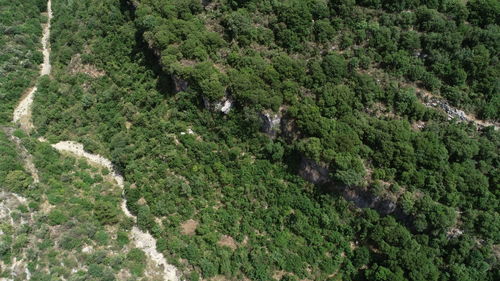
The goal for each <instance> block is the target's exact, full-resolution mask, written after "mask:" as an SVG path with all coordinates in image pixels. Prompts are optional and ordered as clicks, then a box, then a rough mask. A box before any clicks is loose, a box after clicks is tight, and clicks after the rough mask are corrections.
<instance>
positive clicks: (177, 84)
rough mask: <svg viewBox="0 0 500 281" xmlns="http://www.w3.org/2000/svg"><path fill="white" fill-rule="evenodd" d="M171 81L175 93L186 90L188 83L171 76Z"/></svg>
mask: <svg viewBox="0 0 500 281" xmlns="http://www.w3.org/2000/svg"><path fill="white" fill-rule="evenodd" d="M172 81H173V82H174V91H175V93H179V92H184V91H186V90H187V89H188V87H189V83H188V81H186V80H184V79H183V78H181V77H179V76H177V75H175V74H173V75H172Z"/></svg>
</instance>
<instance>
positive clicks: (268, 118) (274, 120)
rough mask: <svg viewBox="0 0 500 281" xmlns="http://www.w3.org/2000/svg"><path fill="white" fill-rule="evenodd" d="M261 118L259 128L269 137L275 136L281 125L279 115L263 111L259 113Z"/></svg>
mask: <svg viewBox="0 0 500 281" xmlns="http://www.w3.org/2000/svg"><path fill="white" fill-rule="evenodd" d="M260 119H261V120H262V127H261V130H262V132H263V133H266V134H267V135H268V136H270V137H271V138H274V137H276V135H277V134H278V133H279V131H280V127H281V115H280V114H278V113H273V112H263V113H261V114H260Z"/></svg>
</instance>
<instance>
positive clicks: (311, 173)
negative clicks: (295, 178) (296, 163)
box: [299, 157, 330, 184]
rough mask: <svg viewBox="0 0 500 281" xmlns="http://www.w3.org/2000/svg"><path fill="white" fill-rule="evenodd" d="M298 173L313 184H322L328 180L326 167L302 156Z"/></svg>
mask: <svg viewBox="0 0 500 281" xmlns="http://www.w3.org/2000/svg"><path fill="white" fill-rule="evenodd" d="M299 175H300V176H301V177H302V178H304V179H305V180H306V181H308V182H310V183H313V184H323V183H327V182H329V181H330V175H329V172H328V167H327V166H326V165H324V164H319V163H316V161H314V160H311V159H308V158H306V157H302V161H301V162H300V167H299Z"/></svg>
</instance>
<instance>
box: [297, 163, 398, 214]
mask: <svg viewBox="0 0 500 281" xmlns="http://www.w3.org/2000/svg"><path fill="white" fill-rule="evenodd" d="M299 175H300V176H301V177H302V178H304V179H305V180H306V181H308V182H310V183H313V184H318V185H322V184H331V185H332V186H335V188H334V189H335V190H337V191H339V192H341V194H342V196H343V197H344V198H345V199H346V200H347V201H350V202H352V203H354V205H355V206H356V207H358V208H371V209H374V210H376V211H378V212H379V213H381V214H384V215H387V214H391V213H394V212H395V211H396V210H397V199H393V198H389V197H384V196H378V195H375V194H374V193H373V192H372V191H370V190H369V189H368V188H365V187H362V186H351V187H348V186H338V185H335V184H334V183H333V181H332V179H331V177H330V174H329V170H328V166H327V165H326V164H322V163H318V162H316V161H314V160H311V159H309V158H307V157H302V160H301V162H300V165H299Z"/></svg>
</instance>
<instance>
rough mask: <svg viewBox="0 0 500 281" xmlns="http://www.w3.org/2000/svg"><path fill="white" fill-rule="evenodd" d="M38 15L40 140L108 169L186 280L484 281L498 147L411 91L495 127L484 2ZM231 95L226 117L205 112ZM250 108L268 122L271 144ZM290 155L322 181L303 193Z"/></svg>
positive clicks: (494, 25)
mask: <svg viewBox="0 0 500 281" xmlns="http://www.w3.org/2000/svg"><path fill="white" fill-rule="evenodd" d="M53 5H54V11H55V17H54V23H53V30H52V34H53V37H52V40H51V42H52V51H53V56H52V57H53V58H54V77H53V78H52V79H49V78H47V77H45V78H44V79H43V80H42V81H41V82H40V85H39V89H40V90H39V94H38V95H37V97H36V105H35V109H34V116H35V117H34V120H35V125H36V127H37V128H38V134H40V135H44V136H46V137H47V138H48V140H49V141H57V140H61V139H67V138H68V137H71V138H73V139H75V140H78V141H80V142H82V143H84V144H85V146H86V148H87V149H89V150H91V151H94V152H99V153H101V154H103V155H106V156H108V157H109V158H110V159H112V161H113V162H114V163H115V164H116V165H118V167H119V168H120V169H121V171H122V172H123V174H124V176H125V178H126V180H127V188H126V197H127V199H128V200H129V204H130V206H129V207H130V208H131V210H132V211H133V212H134V213H136V214H137V215H138V224H139V226H140V227H141V228H144V229H148V230H150V231H151V232H152V234H153V235H155V236H156V237H157V238H158V241H159V243H158V247H159V250H161V251H163V252H164V253H165V254H166V255H167V256H168V257H169V258H170V260H171V262H173V263H175V264H177V265H178V266H179V267H180V268H181V269H183V270H184V272H185V275H186V277H187V278H188V279H190V280H199V278H200V276H201V277H203V278H210V277H214V276H216V275H224V276H226V277H227V278H228V279H234V280H241V279H243V277H248V278H250V279H252V280H272V279H273V278H274V279H281V280H295V279H304V278H309V279H312V280H327V279H329V278H330V279H331V280H337V279H339V280H496V279H498V278H499V277H500V276H499V274H500V273H499V270H498V256H497V255H495V253H494V251H495V249H496V251H498V246H497V245H498V243H499V240H500V236H499V234H500V230H499V227H500V221H499V216H498V211H499V210H498V206H500V205H499V202H498V195H499V194H498V192H499V190H498V186H499V181H500V177H499V173H498V166H499V162H500V158H499V153H498V151H499V147H500V135H499V133H498V131H495V130H494V129H493V128H484V129H481V130H477V128H476V127H475V126H474V125H473V124H464V123H457V122H456V121H454V120H452V121H449V122H448V121H447V120H446V117H445V116H444V114H442V113H440V112H438V111H436V110H433V109H429V108H427V107H424V106H423V105H422V104H421V103H420V101H419V98H418V97H417V94H416V92H415V89H414V87H413V86H415V85H416V84H412V83H410V82H418V83H419V84H420V83H422V85H423V87H425V88H427V89H428V90H432V91H434V92H435V93H438V92H440V94H441V95H442V96H444V97H446V98H447V99H448V100H450V102H452V103H454V104H456V105H460V106H463V107H464V108H467V109H469V110H472V111H476V112H477V113H478V114H479V115H481V116H482V117H485V118H491V119H498V117H499V116H498V114H499V113H498V108H500V107H499V106H498V102H499V97H498V88H497V87H498V77H499V75H498V72H499V69H498V62H497V60H498V52H499V48H498V44H497V43H498V34H499V32H498V24H499V23H498V14H499V12H498V4H497V2H496V1H468V3H467V5H463V4H462V1H451V0H450V1H320V0H317V1H314V0H309V1H264V0H260V1H257V0H254V1H251V0H249V1H225V0H220V1H203V2H201V1H195V0H193V1H184V0H182V1H181V0H177V1H176V0H164V1H159V0H154V1H153V0H149V1H148V0H142V1H130V2H128V1H121V2H120V3H116V1H111V0H104V1H103V0H99V1H97V0H95V1H94V0H87V1H64V0H54V4H53ZM485 7H488V9H487V10H485ZM483 14H485V15H486V16H482V15H483ZM479 15H481V16H479ZM417 52H418V54H417ZM77 57H80V58H81V61H80V63H81V64H83V65H85V66H86V67H75V61H78V60H77V59H76V58H77ZM76 69H79V70H81V69H87V70H88V69H94V70H96V71H76ZM96 73H104V75H96ZM171 77H173V78H175V79H171ZM175 80H176V81H177V82H175ZM181 80H185V82H186V84H187V87H186V88H184V89H181V90H180V91H174V88H178V87H177V86H178V84H179V81H181ZM417 86H419V85H417ZM227 97H230V98H231V99H233V100H234V105H233V108H232V109H231V111H230V112H229V113H228V114H221V113H220V112H218V111H216V110H213V108H212V107H208V108H209V109H205V108H204V104H205V103H217V102H218V101H220V100H221V99H224V98H227ZM204 101H205V102H204ZM264 111H266V112H267V111H270V112H275V113H277V114H280V115H281V116H282V117H281V121H282V123H283V124H284V126H282V132H281V133H280V134H278V137H276V138H270V137H269V136H268V135H266V134H263V133H261V132H260V130H261V127H262V126H261V125H262V124H261V123H262V121H261V114H262V112H264ZM420 123H423V124H424V127H423V128H419V127H418V126H415V124H420ZM304 159H308V160H310V161H313V162H314V163H317V164H318V165H321V166H324V167H327V168H328V170H329V173H330V179H329V181H328V182H327V183H325V184H322V185H320V184H318V185H312V184H310V183H307V182H305V181H304V180H303V179H301V178H300V177H299V176H298V175H297V171H298V170H300V169H301V164H303V163H304V161H303V160H304ZM347 191H350V192H355V193H358V194H359V193H366V194H370V195H371V196H376V197H377V198H384V199H386V200H390V201H391V202H393V203H394V204H395V205H396V207H395V210H394V211H393V212H388V213H390V214H386V213H385V212H377V211H375V210H373V209H369V208H365V209H359V208H356V207H355V205H356V204H358V203H359V200H354V203H349V202H348V201H346V200H345V199H344V198H343V196H342V195H345V192H347ZM358 197H359V196H358ZM357 199H359V198H357ZM101 217H102V216H101ZM103 217H104V218H106V216H103ZM56 222H57V220H56Z"/></svg>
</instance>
